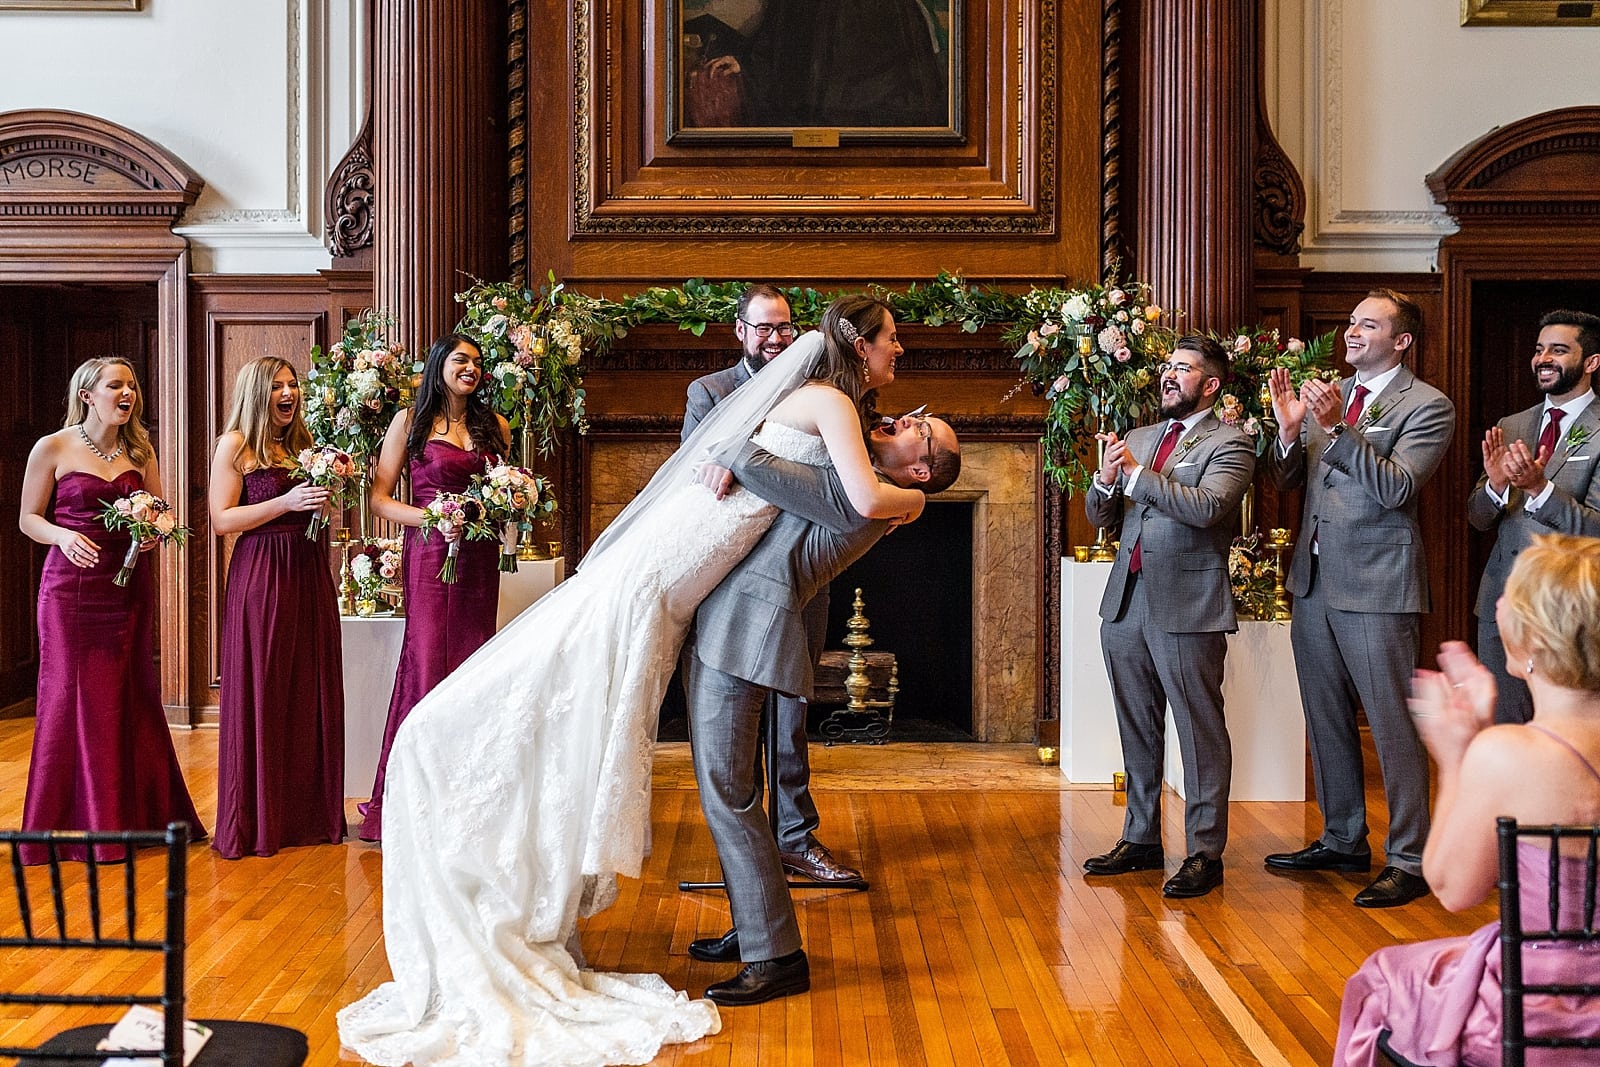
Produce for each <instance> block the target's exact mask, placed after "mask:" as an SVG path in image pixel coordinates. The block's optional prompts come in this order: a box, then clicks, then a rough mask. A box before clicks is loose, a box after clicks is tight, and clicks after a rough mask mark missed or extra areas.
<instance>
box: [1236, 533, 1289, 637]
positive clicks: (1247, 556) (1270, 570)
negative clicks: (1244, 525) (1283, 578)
mask: <svg viewBox="0 0 1600 1067" xmlns="http://www.w3.org/2000/svg"><path fill="white" fill-rule="evenodd" d="M1228 582H1229V584H1230V585H1231V586H1232V587H1233V606H1234V608H1235V610H1237V611H1238V613H1239V615H1240V617H1241V618H1246V619H1263V620H1267V621H1270V620H1272V619H1273V618H1274V617H1275V613H1276V612H1277V607H1278V600H1277V595H1278V560H1277V559H1276V558H1275V557H1274V556H1273V555H1272V553H1271V552H1270V550H1269V549H1267V548H1264V547H1263V546H1262V543H1261V535H1260V534H1259V533H1250V534H1245V535H1242V536H1240V537H1235V538H1234V539H1233V544H1232V545H1230V546H1229V548H1228Z"/></svg>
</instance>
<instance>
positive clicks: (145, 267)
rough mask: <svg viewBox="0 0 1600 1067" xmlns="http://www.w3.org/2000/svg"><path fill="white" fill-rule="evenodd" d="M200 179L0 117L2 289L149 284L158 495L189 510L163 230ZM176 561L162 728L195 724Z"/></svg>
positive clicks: (99, 138)
mask: <svg viewBox="0 0 1600 1067" xmlns="http://www.w3.org/2000/svg"><path fill="white" fill-rule="evenodd" d="M201 186H202V182H201V181H200V178H199V177H198V176H197V175H196V174H195V173H194V171H192V170H190V169H189V167H188V166H186V165H185V164H184V163H183V161H182V160H180V159H179V158H178V157H177V156H175V155H173V154H172V153H171V152H168V151H167V150H166V149H165V148H162V147H161V146H160V145H158V144H156V143H155V142H153V141H151V140H149V139H148V138H146V137H142V136H140V135H139V134H137V133H134V132H133V131H132V130H129V129H126V128H124V127H122V126H119V125H117V124H116V123H114V122H109V121H107V120H105V119H100V118H95V117H93V116H91V115H82V114H78V113H76V112H72V111H45V110H35V111H9V112H0V284H38V283H55V282H77V283H95V284H115V283H124V282H141V283H150V282H154V283H155V285H156V289H157V301H158V306H159V318H158V322H159V325H158V336H157V345H156V348H157V351H156V357H155V358H156V366H157V367H158V371H159V373H158V374H157V376H156V380H157V383H158V385H157V390H158V393H157V397H156V399H157V402H158V403H159V404H160V409H161V410H162V411H163V412H166V413H168V415H167V417H166V418H165V419H164V424H163V426H162V433H161V435H160V440H159V441H158V442H157V450H158V457H157V458H158V459H159V461H160V464H161V469H162V473H163V479H164V481H165V486H164V488H165V489H166V493H167V496H168V497H169V498H170V499H172V500H173V501H174V502H175V503H177V504H178V505H179V506H180V507H181V508H185V509H188V508H193V507H195V506H197V497H196V493H195V491H194V487H193V486H192V485H191V484H190V483H191V479H190V477H189V471H188V467H189V464H188V461H187V457H188V454H189V417H188V410H187V407H188V405H187V397H188V393H189V382H188V373H187V366H188V360H187V359H186V358H185V353H186V351H187V348H188V344H187V341H188V338H187V323H188V307H187V303H188V287H189V244H188V242H187V241H186V240H185V239H184V238H182V237H180V236H178V235H177V234H175V233H173V232H172V226H173V224H174V223H175V222H176V221H177V220H178V218H179V216H181V215H182V214H183V212H184V210H185V209H186V208H188V207H189V206H190V205H191V204H193V203H194V202H195V200H196V199H197V198H198V197H199V195H200V189H201ZM191 584H192V583H191V575H190V565H189V563H188V561H187V556H186V554H184V553H162V560H161V586H160V588H161V598H162V603H163V604H165V605H170V606H175V607H176V610H168V611H165V612H164V613H163V616H164V617H163V619H162V623H161V639H160V640H161V692H162V700H163V702H164V703H165V704H166V707H167V717H168V719H169V720H170V721H173V722H175V723H181V724H189V723H190V722H192V717H193V701H192V700H191V694H190V692H189V690H190V681H189V675H190V671H189V631H190V612H189V611H188V610H187V605H188V603H189V596H190V589H191Z"/></svg>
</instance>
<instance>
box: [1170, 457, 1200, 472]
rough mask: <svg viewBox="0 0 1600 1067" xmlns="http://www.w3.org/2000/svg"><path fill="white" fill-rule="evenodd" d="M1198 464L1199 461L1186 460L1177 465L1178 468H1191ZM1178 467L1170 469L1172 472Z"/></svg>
mask: <svg viewBox="0 0 1600 1067" xmlns="http://www.w3.org/2000/svg"><path fill="white" fill-rule="evenodd" d="M1199 462H1200V461H1199V460H1197V459H1186V460H1184V461H1183V462H1182V463H1180V464H1178V467H1193V466H1194V465H1195V464H1196V463H1199ZM1178 467H1173V468H1172V469H1173V470H1177V469H1178Z"/></svg>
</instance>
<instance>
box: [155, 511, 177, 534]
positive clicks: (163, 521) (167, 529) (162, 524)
mask: <svg viewBox="0 0 1600 1067" xmlns="http://www.w3.org/2000/svg"><path fill="white" fill-rule="evenodd" d="M155 527H156V531H157V532H158V533H160V534H161V536H162V537H171V536H172V531H173V530H176V529H177V528H178V520H177V519H175V518H173V517H172V512H170V511H163V512H162V513H161V514H159V515H157V516H156V520H155Z"/></svg>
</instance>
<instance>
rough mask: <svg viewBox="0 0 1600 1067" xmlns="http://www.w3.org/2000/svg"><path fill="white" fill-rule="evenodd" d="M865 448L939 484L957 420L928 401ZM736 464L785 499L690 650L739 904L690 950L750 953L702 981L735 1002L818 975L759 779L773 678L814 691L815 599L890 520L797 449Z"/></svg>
mask: <svg viewBox="0 0 1600 1067" xmlns="http://www.w3.org/2000/svg"><path fill="white" fill-rule="evenodd" d="M867 449H868V451H869V452H870V453H871V455H872V460H873V466H874V467H875V468H876V469H877V471H878V474H879V476H880V477H883V478H886V479H887V480H889V481H891V482H893V483H895V484H896V485H899V486H902V487H904V488H907V489H921V490H923V491H924V492H926V493H937V492H940V491H941V490H944V489H947V488H949V486H950V484H951V483H952V482H954V481H955V480H956V476H957V475H958V474H960V472H961V454H960V446H959V444H958V443H957V441H956V435H955V432H954V431H953V430H951V429H950V427H949V425H948V424H947V423H945V422H943V421H942V420H940V419H935V418H930V417H928V416H924V415H907V416H905V417H904V418H901V419H897V420H893V421H891V422H888V423H886V424H884V425H883V426H881V427H878V428H876V429H874V430H873V431H872V434H871V437H870V439H869V440H868V443H867ZM732 469H733V474H734V477H735V478H737V479H738V480H739V481H740V482H742V483H743V484H745V485H746V486H748V487H749V488H750V490H751V491H752V492H754V493H755V494H756V495H757V496H760V497H761V498H762V499H764V500H767V501H770V502H771V503H773V504H776V505H777V506H778V507H779V508H782V509H783V510H782V511H780V512H779V514H778V517H777V519H776V520H775V521H774V522H773V524H772V528H771V529H770V530H768V531H767V533H766V535H765V536H764V537H763V538H762V539H761V540H760V541H759V542H758V543H757V544H756V547H755V548H754V549H752V550H751V552H750V554H749V555H748V556H746V557H745V559H744V561H743V562H742V563H740V564H739V565H738V566H736V567H735V568H734V569H733V570H732V571H731V572H730V573H729V574H728V576H727V577H726V578H724V579H723V581H722V584H721V585H719V586H717V588H716V589H714V590H712V592H711V595H710V596H708V597H706V599H705V600H704V601H702V602H701V604H700V609H699V611H698V612H697V613H696V615H695V632H694V635H693V637H692V638H691V647H690V649H689V652H690V654H689V655H688V656H687V657H686V660H687V668H688V676H687V683H688V691H689V692H688V697H689V742H690V749H691V751H692V752H693V754H694V772H695V780H696V782H697V783H698V784H699V787H700V804H701V807H703V808H704V809H705V813H706V823H707V824H708V825H709V826H710V828H711V837H712V840H713V841H714V842H715V844H716V847H717V859H718V860H719V861H720V862H721V864H722V875H723V880H724V881H725V882H726V883H727V887H728V904H729V907H730V909H731V910H732V912H733V929H732V930H730V931H729V932H728V933H727V934H725V935H723V936H722V937H720V938H702V939H700V940H697V941H694V942H693V943H691V944H690V946H689V954H690V955H691V956H693V957H695V958H696V959H700V960H708V961H712V962H718V963H731V962H733V961H735V960H743V961H744V963H745V967H744V968H743V969H742V970H741V971H740V972H739V973H738V974H737V975H735V976H734V977H733V978H731V979H729V980H727V981H725V982H718V983H716V984H714V985H712V986H709V987H708V988H707V989H706V997H707V999H709V1000H712V1001H715V1002H716V1003H718V1004H722V1005H726V1006H738V1005H744V1004H760V1003H763V1002H765V1001H768V1000H772V999H774V998H776V997H786V996H790V995H792V994H795V993H803V992H805V991H806V990H808V989H810V988H811V969H810V965H809V964H808V963H807V962H806V954H805V953H804V952H803V951H802V950H801V948H800V930H799V926H798V925H797V924H796V922H795V917H794V906H793V905H792V904H791V903H790V900H789V887H788V882H787V879H786V878H785V876H784V870H783V861H782V860H781V859H780V858H779V856H778V845H777V842H776V841H775V840H774V839H773V836H772V827H771V826H770V825H769V824H768V822H767V819H766V817H765V815H764V814H763V812H762V809H761V790H760V789H759V788H758V786H757V784H756V782H757V776H756V752H757V748H758V746H759V738H760V733H761V723H760V719H761V709H762V706H763V705H764V704H765V702H766V698H767V694H768V693H769V692H777V693H783V694H786V695H789V696H797V697H804V698H809V697H810V696H811V686H812V670H813V663H812V658H811V652H810V646H809V643H808V642H807V640H806V627H805V622H804V620H803V618H802V614H803V611H804V609H805V606H806V604H807V603H809V602H810V601H811V599H812V598H813V597H815V596H816V595H817V594H818V593H819V592H821V591H823V590H825V589H826V588H827V586H828V583H829V582H830V581H832V580H833V579H834V578H835V577H837V576H838V575H839V574H840V573H841V572H843V571H844V569H845V568H846V567H848V566H849V565H850V564H851V563H854V562H855V561H856V560H857V559H859V558H860V557H861V555H862V554H863V553H865V552H866V551H867V549H869V548H871V547H872V546H873V544H875V543H876V542H877V540H878V538H880V537H882V536H883V535H884V534H885V533H887V532H888V530H889V528H890V523H889V522H888V521H887V520H875V521H869V520H867V519H864V518H862V517H861V516H860V515H858V514H856V512H855V511H854V509H852V508H851V507H850V503H849V501H848V499H847V498H846V497H845V492H844V486H843V485H842V484H841V483H840V481H839V476H838V474H836V473H835V472H834V470H833V469H832V468H831V467H826V468H825V467H812V466H807V465H805V464H801V463H791V462H789V461H788V460H783V459H779V458H777V457H776V456H773V455H771V454H770V453H768V452H764V451H762V450H761V449H759V448H757V447H756V446H755V445H753V444H746V445H744V446H743V447H742V448H741V449H740V451H739V453H738V455H737V457H736V458H735V459H734V460H733V463H732ZM702 480H703V481H705V482H706V484H708V485H711V486H713V487H715V486H716V485H718V484H720V480H721V478H720V471H718V470H716V469H715V468H707V470H706V471H703V472H702Z"/></svg>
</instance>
